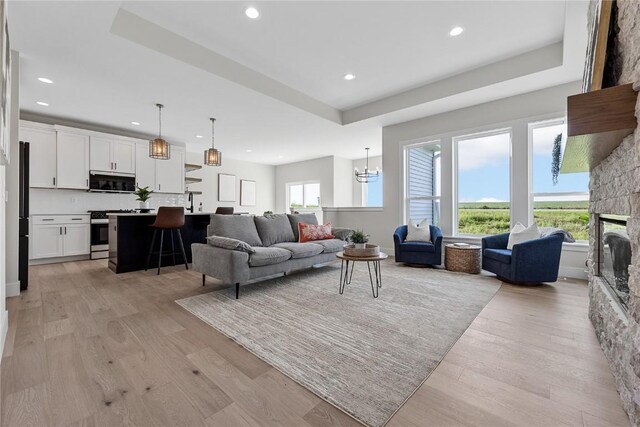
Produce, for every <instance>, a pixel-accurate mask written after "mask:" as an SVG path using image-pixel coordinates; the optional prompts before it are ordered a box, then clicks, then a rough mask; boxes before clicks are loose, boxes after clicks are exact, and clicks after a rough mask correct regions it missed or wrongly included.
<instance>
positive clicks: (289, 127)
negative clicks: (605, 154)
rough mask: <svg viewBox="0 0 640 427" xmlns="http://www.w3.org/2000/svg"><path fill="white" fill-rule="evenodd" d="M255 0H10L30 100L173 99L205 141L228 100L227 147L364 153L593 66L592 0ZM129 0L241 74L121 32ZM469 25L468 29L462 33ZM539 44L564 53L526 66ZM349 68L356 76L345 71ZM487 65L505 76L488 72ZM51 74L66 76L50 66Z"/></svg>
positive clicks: (286, 158)
mask: <svg viewBox="0 0 640 427" xmlns="http://www.w3.org/2000/svg"><path fill="white" fill-rule="evenodd" d="M255 4H256V7H257V8H258V9H259V10H260V12H261V18H260V19H259V20H255V21H252V20H249V19H248V18H246V16H245V15H244V8H245V7H246V6H247V5H248V4H247V3H246V2H243V1H237V2H204V1H199V2H162V1H142V2H60V1H46V2H17V1H12V2H9V11H8V15H9V26H10V37H11V42H12V48H13V49H15V50H18V51H19V52H20V54H21V65H22V69H21V93H20V97H21V103H22V105H21V108H22V110H23V111H26V112H30V113H37V114H45V115H52V116H57V117H64V118H68V119H73V120H77V121H84V122H91V123H96V124H101V125H105V126H111V127H114V128H122V129H128V130H131V131H139V132H144V133H149V134H152V133H154V132H156V130H157V110H155V107H154V104H155V103H156V102H162V103H163V104H165V106H166V108H165V110H164V114H163V124H164V126H163V134H164V135H166V136H167V137H169V138H173V139H174V140H176V141H180V142H184V143H186V144H187V146H188V147H189V148H190V149H193V150H195V149H198V150H200V149H204V148H206V146H207V145H208V143H209V142H208V141H209V140H210V122H209V120H208V118H209V117H211V116H215V117H216V118H217V119H218V121H217V122H216V143H217V146H218V148H220V149H221V150H222V151H223V152H224V154H225V156H226V157H232V158H238V159H245V160H250V161H256V162H261V163H270V164H279V163H287V162H291V161H296V160H302V159H308V158H314V157H320V156H323V155H329V154H333V155H338V156H342V157H347V158H360V157H363V153H364V148H365V147H368V146H370V147H371V148H372V155H376V154H380V152H381V126H382V125H387V124H391V123H397V122H400V121H404V120H408V119H412V118H417V117H421V116H424V115H426V114H435V113H438V112H442V111H446V110H448V109H453V108H460V107H464V106H468V105H472V104H477V103H480V102H486V101H488V100H491V99H495V98H496V97H503V96H509V95H515V94H517V93H523V92H527V91H530V90H536V89H540V88H543V87H549V86H553V85H557V84H561V83H565V82H568V81H573V80H577V79H580V78H581V74H582V69H581V67H582V59H583V57H584V43H585V40H586V30H585V28H586V24H585V22H586V2H584V1H582V2H570V3H569V4H568V5H567V4H565V2H563V1H551V2H544V1H535V2H519V1H493V2H476V1H468V2H467V1H464V2H258V3H255ZM121 8H122V9H124V10H126V11H128V12H131V13H133V14H135V15H137V16H138V17H139V18H141V19H143V20H146V21H149V22H150V23H153V24H156V25H158V26H159V27H162V29H164V30H168V32H170V33H167V34H169V35H170V36H171V35H172V34H173V35H174V36H175V37H179V36H181V37H183V38H186V39H188V40H190V41H191V42H194V43H197V44H199V45H201V46H202V47H203V48H206V49H207V52H205V54H204V55H202V57H203V58H204V57H208V54H209V53H210V54H211V55H212V56H213V55H216V54H217V55H218V56H220V55H222V57H226V58H227V59H228V60H230V61H231V62H233V61H235V63H238V67H240V68H236V69H237V70H239V72H238V73H237V74H238V78H236V77H235V76H233V75H232V76H229V74H228V73H227V74H225V73H224V70H222V68H220V65H219V63H213V62H211V63H209V65H201V64H199V63H197V60H198V58H196V59H195V62H194V60H185V59H184V58H183V57H181V55H180V53H179V52H173V53H172V52H170V51H168V50H164V49H165V47H166V46H160V47H158V48H157V49H155V48H151V49H150V48H148V47H145V46H144V45H143V43H140V42H139V41H137V40H135V38H134V37H127V36H123V35H122V34H120V35H118V32H117V31H114V30H113V29H112V25H113V24H114V19H116V16H117V15H118V12H119V9H121ZM135 15H133V16H135ZM455 25H460V26H462V27H464V28H465V32H464V33H463V34H462V35H461V36H460V37H457V38H452V37H449V36H448V31H449V30H450V29H451V27H453V26H455ZM114 28H115V25H114ZM134 30H135V29H134ZM558 42H562V44H558ZM554 43H555V44H556V45H557V46H558V47H559V49H555V48H553V46H551V47H550V45H553V44H554ZM562 47H563V48H564V49H562ZM536 50H538V51H539V52H542V53H545V52H548V53H549V54H546V53H545V55H546V56H544V58H546V57H549V60H548V64H546V65H545V64H542V65H541V67H540V69H538V70H531V71H526V70H525V71H522V72H520V71H519V72H518V73H517V74H513V72H512V71H509V70H514V69H515V68H517V67H516V65H517V63H516V62H514V61H516V60H511V59H509V58H513V57H516V56H517V55H522V54H526V55H529V53H530V52H532V51H536ZM556 51H557V52H559V54H558V55H555V56H554V54H553V52H556ZM526 55H525V56H526ZM530 55H533V54H530ZM538 55H540V54H538ZM525 56H523V58H524V57H525ZM532 57H533V56H532ZM540 57H541V58H543V56H540ZM556 57H557V58H556ZM205 59H206V58H205ZM505 60H507V61H505ZM203 61H204V59H203ZM500 61H503V62H500ZM509 61H511V62H509ZM545 61H546V60H545ZM545 61H542V60H541V61H539V62H540V63H543V62H545ZM520 62H521V63H522V64H524V63H525V62H524V61H520ZM529 63H530V62H529ZM211 64H213V65H211ZM494 64H497V65H494ZM514 64H515V65H514ZM483 66H484V68H478V67H483ZM216 67H218V69H216ZM491 67H493V68H491ZM244 71H246V72H252V73H254V77H255V76H258V77H260V78H258V79H256V78H253V81H254V82H257V83H255V84H246V83H245V82H247V81H248V80H242V78H243V76H242V74H243V73H244ZM227 72H228V70H227ZM347 72H352V73H354V74H355V75H356V79H355V80H352V81H345V80H344V79H343V75H344V74H345V73H347ZM509 72H511V74H512V75H509ZM482 73H483V74H482ZM485 74H491V75H492V76H494V80H493V81H488V80H487V79H486V78H479V77H481V76H484V75H485ZM260 75H262V77H264V78H262V77H261V76H260ZM456 75H458V77H454V78H452V77H451V76H456ZM40 76H45V77H49V78H51V79H52V80H54V82H55V84H53V85H46V84H43V83H40V82H38V81H37V77H40ZM503 76H504V77H503ZM456 78H457V80H455V79H456ZM261 79H262V80H261ZM471 82H472V83H473V84H471ZM476 82H478V83H477V84H476ZM480 82H482V83H480ZM269 85H271V86H270V87H268V86H269ZM425 85H426V86H425ZM420 87H422V89H420ZM444 87H447V88H448V89H447V90H446V91H444V90H439V91H434V90H433V89H437V88H444ZM274 88H275V89H278V88H280V91H276V92H274ZM414 88H418V89H417V90H413V89H414ZM458 88H459V89H458ZM288 90H291V94H288V92H287V91H288ZM285 92H287V94H285V95H286V96H285V95H283V94H284V93H285ZM436 92H437V93H436ZM297 94H299V95H300V96H298V97H297V98H296V96H297ZM289 95H291V96H289ZM38 100H42V101H46V102H49V103H50V106H49V107H40V106H38V105H36V104H35V102H36V101H38ZM289 100H290V102H289ZM310 102H311V103H313V102H316V103H317V105H320V106H321V107H322V106H324V107H326V108H327V109H328V110H334V111H335V113H336V117H342V121H341V122H342V123H350V124H347V125H341V124H340V120H337V121H338V123H336V122H335V121H331V120H327V118H326V117H322V115H321V114H314V110H313V108H311V107H310V108H306V107H305V106H306V105H310V104H309V103H310ZM314 108H315V107H314ZM132 120H135V121H139V122H141V123H142V125H141V126H137V127H136V126H132V125H130V122H131V121H132ZM196 134H200V135H203V136H204V138H203V139H196V138H195V135H196ZM249 149H250V150H252V152H251V153H247V152H246V150H249Z"/></svg>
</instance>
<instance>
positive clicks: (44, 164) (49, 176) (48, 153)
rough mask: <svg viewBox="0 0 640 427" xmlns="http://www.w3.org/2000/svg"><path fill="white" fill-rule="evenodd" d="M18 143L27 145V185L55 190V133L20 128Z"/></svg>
mask: <svg viewBox="0 0 640 427" xmlns="http://www.w3.org/2000/svg"><path fill="white" fill-rule="evenodd" d="M20 141H24V142H28V143H29V148H30V150H29V185H30V186H31V187H40V188H56V178H57V176H56V131H55V129H54V128H53V127H52V126H51V127H41V128H36V127H34V128H32V127H27V126H20Z"/></svg>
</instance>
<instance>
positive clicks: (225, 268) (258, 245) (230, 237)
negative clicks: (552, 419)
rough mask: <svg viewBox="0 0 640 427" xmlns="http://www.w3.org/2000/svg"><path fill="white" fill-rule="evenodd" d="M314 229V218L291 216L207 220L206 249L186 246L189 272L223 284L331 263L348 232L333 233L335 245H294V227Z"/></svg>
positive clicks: (330, 242)
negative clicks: (189, 264)
mask: <svg viewBox="0 0 640 427" xmlns="http://www.w3.org/2000/svg"><path fill="white" fill-rule="evenodd" d="M299 222H304V223H308V224H317V223H318V220H317V218H316V216H315V215H314V214H296V215H285V214H275V215H265V216H253V215H215V214H214V215H211V223H210V224H209V227H208V229H207V236H208V237H207V240H208V243H206V244H202V243H194V244H192V245H191V252H192V255H193V257H192V259H193V270H195V271H197V272H199V273H202V285H203V286H204V284H205V280H206V276H211V277H214V278H216V279H218V280H221V281H222V282H223V283H225V284H230V285H235V291H236V298H238V296H239V293H240V285H242V284H245V283H247V282H249V281H255V280H257V279H260V278H264V277H268V276H272V275H275V274H283V273H284V274H286V273H288V272H290V271H294V270H299V269H304V268H309V267H313V266H314V265H317V264H324V263H327V262H330V261H335V260H336V253H337V252H339V251H341V250H342V247H343V246H344V245H345V243H346V239H347V238H348V236H349V234H350V230H347V229H338V228H334V229H332V233H333V234H334V235H336V237H340V238H336V239H328V240H318V241H314V242H308V243H298V223H299Z"/></svg>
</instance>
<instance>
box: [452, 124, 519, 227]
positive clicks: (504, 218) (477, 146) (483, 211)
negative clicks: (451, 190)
mask: <svg viewBox="0 0 640 427" xmlns="http://www.w3.org/2000/svg"><path fill="white" fill-rule="evenodd" d="M454 141H455V147H456V155H457V180H456V182H457V194H458V197H457V210H456V211H457V215H458V234H481V235H487V234H497V233H504V232H507V231H509V229H510V228H511V227H510V225H511V218H510V202H509V200H510V161H511V131H510V130H509V129H506V130H505V129H503V130H497V131H492V132H485V133H482V134H476V135H467V136H461V137H458V138H454Z"/></svg>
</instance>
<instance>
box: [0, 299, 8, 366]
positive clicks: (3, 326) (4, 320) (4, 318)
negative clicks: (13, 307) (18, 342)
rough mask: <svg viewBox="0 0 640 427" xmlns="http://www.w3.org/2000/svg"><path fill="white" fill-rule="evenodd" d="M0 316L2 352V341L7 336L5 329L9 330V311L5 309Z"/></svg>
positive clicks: (0, 349) (2, 344)
mask: <svg viewBox="0 0 640 427" xmlns="http://www.w3.org/2000/svg"><path fill="white" fill-rule="evenodd" d="M0 316H1V317H0V319H1V320H0V321H1V322H2V324H0V354H4V341H5V339H6V338H7V331H8V330H9V312H8V311H7V310H5V311H4V313H2V315H0ZM0 361H2V358H1V357H0Z"/></svg>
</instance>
